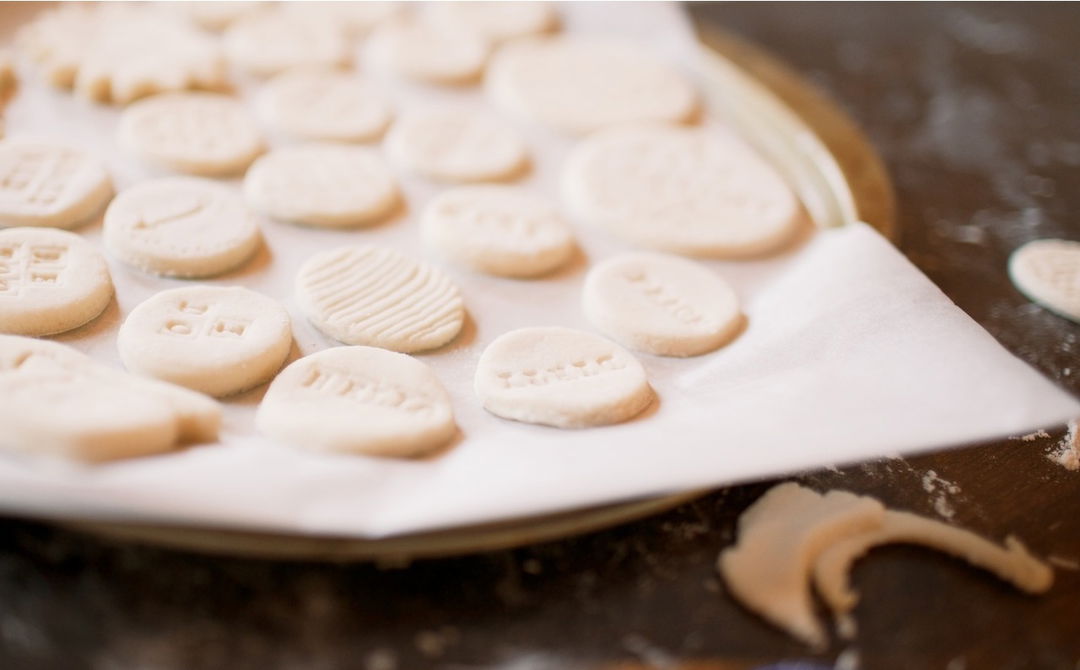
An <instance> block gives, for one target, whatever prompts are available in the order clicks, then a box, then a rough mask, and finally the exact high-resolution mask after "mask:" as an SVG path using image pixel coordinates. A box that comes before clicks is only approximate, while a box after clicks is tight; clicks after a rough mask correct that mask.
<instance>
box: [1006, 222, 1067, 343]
mask: <svg viewBox="0 0 1080 670" xmlns="http://www.w3.org/2000/svg"><path fill="white" fill-rule="evenodd" d="M1009 278H1010V279H1012V283H1013V285H1014V286H1016V288H1017V290H1019V291H1020V292H1021V293H1023V294H1024V295H1025V296H1026V297H1027V298H1028V300H1031V301H1032V302H1035V303H1038V304H1039V305H1041V306H1043V307H1045V308H1046V309H1048V310H1050V311H1051V312H1054V313H1055V314H1058V315H1060V316H1063V317H1065V318H1066V319H1071V320H1073V321H1076V322H1078V323H1080V242H1073V241H1069V240H1033V241H1031V242H1028V243H1027V244H1025V245H1024V246H1022V247H1020V248H1019V249H1017V250H1016V251H1014V252H1013V253H1012V255H1011V256H1010V257H1009Z"/></svg>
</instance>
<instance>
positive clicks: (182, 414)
mask: <svg viewBox="0 0 1080 670" xmlns="http://www.w3.org/2000/svg"><path fill="white" fill-rule="evenodd" d="M0 397H2V398H3V399H4V402H2V403H0V426H3V427H4V429H3V430H2V431H0V448H4V449H10V450H13V451H18V452H23V453H31V454H39V455H52V456H64V457H68V458H74V459H79V460H86V461H101V460H108V459H115V458H125V457H130V456H142V455H147V454H154V453H159V452H162V451H167V450H169V449H172V448H173V447H175V446H177V444H179V443H183V442H210V441H213V440H215V439H216V438H217V431H218V426H219V424H220V423H221V407H220V406H219V405H218V404H217V403H216V402H214V401H213V400H211V399H210V398H207V397H206V396H203V395H200V394H198V393H193V392H191V391H188V390H185V389H182V388H178V387H175V386H171V385H169V384H164V383H161V382H157V381H153V380H147V379H140V378H138V377H135V376H133V375H129V374H125V373H123V372H121V371H119V370H114V369H112V368H108V367H106V366H104V365H101V364H100V363H97V362H95V361H94V360H92V359H91V358H89V357H88V356H86V355H84V354H82V353H79V352H78V351H76V350H74V349H72V348H70V347H67V346H64V345H62V344H57V343H55V342H48V341H44V340H36V339H32V338H26V337H14V336H9V335H0Z"/></svg>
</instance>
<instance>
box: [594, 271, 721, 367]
mask: <svg viewBox="0 0 1080 670" xmlns="http://www.w3.org/2000/svg"><path fill="white" fill-rule="evenodd" d="M582 306H583V307H584V310H585V316H586V317H588V319H589V321H591V322H592V324H593V325H594V326H596V327H597V328H599V329H600V330H601V331H603V333H604V334H605V335H607V336H608V337H610V338H611V339H613V340H615V341H616V342H619V343H620V344H623V345H624V346H627V347H629V348H631V349H634V350H637V351H644V352H647V353H650V354H660V355H661V356H697V355H698V354H703V353H705V352H707V351H712V350H713V349H716V348H717V347H719V346H720V345H722V344H725V343H726V342H727V341H728V340H730V339H731V337H732V336H733V335H734V334H735V332H736V331H737V330H738V328H739V326H740V325H741V324H742V314H741V313H740V312H739V301H738V299H737V298H736V297H735V292H734V291H733V290H732V289H731V287H730V286H728V284H727V282H725V281H724V280H723V279H721V278H720V277H719V276H718V275H717V274H716V273H714V272H712V271H710V270H709V269H708V268H706V267H705V266H703V265H700V264H698V263H695V262H693V261H688V260H686V259H683V258H678V257H676V256H666V255H662V254H626V255H623V256H616V257H615V258H611V259H609V260H607V261H604V262H603V263H600V264H599V265H597V266H595V267H593V269H592V270H590V271H589V274H588V276H587V277H586V278H585V288H584V291H583V293H582Z"/></svg>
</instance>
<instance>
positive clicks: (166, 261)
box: [104, 177, 261, 277]
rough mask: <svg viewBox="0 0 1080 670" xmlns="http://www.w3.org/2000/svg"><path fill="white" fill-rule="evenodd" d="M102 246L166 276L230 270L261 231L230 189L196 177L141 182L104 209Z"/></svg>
mask: <svg viewBox="0 0 1080 670" xmlns="http://www.w3.org/2000/svg"><path fill="white" fill-rule="evenodd" d="M104 233H105V235H104V238H105V247H106V248H107V249H108V250H109V253H111V254H113V255H114V256H116V257H117V258H119V259H120V260H122V261H124V262H125V263H128V264H130V265H134V266H135V267H137V268H139V269H141V270H145V271H147V272H153V273H155V274H159V275H164V276H168V277H209V276H212V275H216V274H221V273H222V272H226V271H228V270H231V269H233V268H235V267H237V266H239V265H241V264H242V263H243V262H244V261H246V260H248V259H249V258H251V256H252V254H254V253H255V250H256V249H258V248H259V242H260V239H261V237H260V235H259V227H258V225H257V224H256V222H255V215H254V213H252V212H251V211H249V210H248V208H247V207H246V206H245V205H244V201H243V199H242V198H240V197H239V196H238V195H236V194H234V193H233V192H232V191H231V190H229V189H228V188H226V187H224V186H222V185H220V184H218V183H215V182H212V181H209V180H206V179H197V178H194V177H167V178H165V179H152V180H149V181H144V182H140V183H138V184H136V185H135V186H132V187H131V188H129V189H126V190H124V191H123V192H122V193H120V195H118V196H117V197H116V198H115V199H114V200H113V201H112V203H110V204H109V208H108V209H107V210H106V211H105V226H104Z"/></svg>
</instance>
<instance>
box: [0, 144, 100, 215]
mask: <svg viewBox="0 0 1080 670" xmlns="http://www.w3.org/2000/svg"><path fill="white" fill-rule="evenodd" d="M112 194H113V190H112V181H111V180H110V179H109V174H108V173H107V172H106V171H105V168H104V166H102V164H101V163H100V162H98V161H97V160H95V159H94V158H92V157H91V156H90V155H89V154H87V153H85V152H83V151H80V150H78V149H73V148H71V147H66V146H63V145H59V144H53V143H50V142H38V141H32V140H20V139H7V140H4V141H3V142H0V227H3V226H54V227H57V228H74V227H76V226H79V225H81V224H84V223H86V222H87V220H88V219H90V218H91V217H93V216H94V215H95V214H97V213H98V212H99V211H100V210H101V208H102V207H104V206H105V203H107V202H108V201H109V198H111V197H112Z"/></svg>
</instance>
